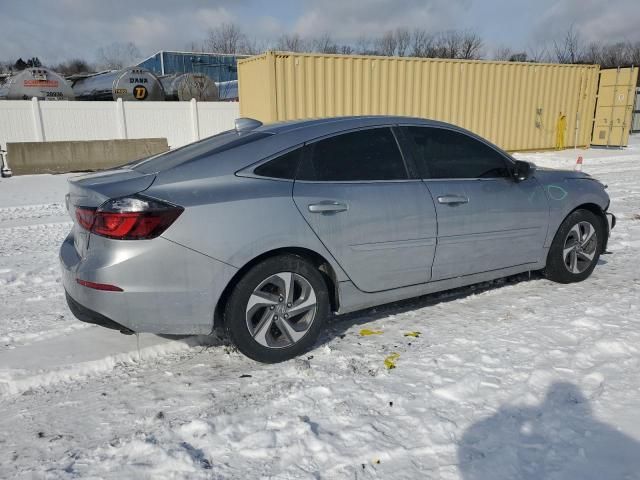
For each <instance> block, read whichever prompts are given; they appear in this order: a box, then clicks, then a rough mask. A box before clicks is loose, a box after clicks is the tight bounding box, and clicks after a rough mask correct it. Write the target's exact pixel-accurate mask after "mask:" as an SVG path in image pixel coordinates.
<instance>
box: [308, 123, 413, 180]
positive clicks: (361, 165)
mask: <svg viewBox="0 0 640 480" xmlns="http://www.w3.org/2000/svg"><path fill="white" fill-rule="evenodd" d="M406 178H407V169H406V167H405V164H404V160H403V158H402V154H401V153H400V149H399V148H398V144H397V142H396V139H395V137H394V135H393V133H392V132H391V129H390V128H388V127H386V128H372V129H368V130H358V131H355V132H349V133H344V134H341V135H336V136H334V137H329V138H326V139H324V140H320V141H318V142H315V143H312V144H310V145H308V146H307V151H306V152H305V155H304V160H303V162H302V165H301V167H300V170H299V171H298V175H297V177H296V179H297V180H312V181H321V182H348V181H367V180H404V179H406Z"/></svg>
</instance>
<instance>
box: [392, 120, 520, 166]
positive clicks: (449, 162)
mask: <svg viewBox="0 0 640 480" xmlns="http://www.w3.org/2000/svg"><path fill="white" fill-rule="evenodd" d="M403 131H404V133H405V135H406V136H407V138H408V140H409V142H410V143H411V144H412V147H413V152H414V155H413V157H414V159H415V162H416V164H417V168H418V173H419V175H420V177H422V178H499V177H508V176H510V173H509V169H508V165H507V161H506V159H505V158H504V157H503V156H502V155H501V154H500V153H499V152H497V151H496V150H494V149H493V148H491V147H490V146H488V145H486V144H484V143H482V142H480V141H478V140H476V139H474V138H472V137H470V136H469V135H466V134H464V133H461V132H456V131H454V130H448V129H445V128H434V127H404V128H403Z"/></svg>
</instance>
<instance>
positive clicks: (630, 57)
mask: <svg viewBox="0 0 640 480" xmlns="http://www.w3.org/2000/svg"><path fill="white" fill-rule="evenodd" d="M627 64H628V65H634V66H636V67H638V66H640V41H637V42H635V43H632V42H628V43H627ZM639 81H640V78H639Z"/></svg>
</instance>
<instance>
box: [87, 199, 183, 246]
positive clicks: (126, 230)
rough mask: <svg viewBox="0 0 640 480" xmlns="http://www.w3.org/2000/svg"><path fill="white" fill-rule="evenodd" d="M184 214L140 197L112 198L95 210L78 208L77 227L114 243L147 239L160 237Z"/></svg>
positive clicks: (175, 207) (177, 207)
mask: <svg viewBox="0 0 640 480" xmlns="http://www.w3.org/2000/svg"><path fill="white" fill-rule="evenodd" d="M183 211H184V209H183V208H182V207H179V206H177V205H171V204H169V203H165V202H161V201H159V200H154V199H151V198H146V197H143V196H140V195H137V196H132V197H124V198H115V199H113V200H109V201H107V202H105V203H104V204H102V205H101V206H100V208H98V209H92V208H86V207H78V208H76V219H77V221H78V224H79V225H80V226H81V227H82V228H85V229H86V230H89V231H90V232H91V233H94V234H96V235H100V236H102V237H107V238H113V239H117V240H146V239H151V238H155V237H157V236H159V235H161V234H162V232H164V231H165V230H166V229H167V228H169V226H170V225H171V224H172V223H173V222H174V221H175V220H176V218H178V217H179V216H180V214H181V213H182V212H183Z"/></svg>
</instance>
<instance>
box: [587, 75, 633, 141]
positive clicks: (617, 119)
mask: <svg viewBox="0 0 640 480" xmlns="http://www.w3.org/2000/svg"><path fill="white" fill-rule="evenodd" d="M637 82H638V68H612V69H607V70H600V81H599V83H598V96H597V99H596V111H595V114H594V118H593V135H592V138H591V145H598V146H603V147H604V146H606V147H622V146H626V145H627V144H628V143H629V131H630V130H633V108H634V103H635V99H636V95H635V91H636V83H637Z"/></svg>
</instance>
